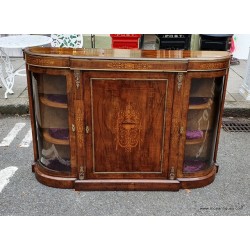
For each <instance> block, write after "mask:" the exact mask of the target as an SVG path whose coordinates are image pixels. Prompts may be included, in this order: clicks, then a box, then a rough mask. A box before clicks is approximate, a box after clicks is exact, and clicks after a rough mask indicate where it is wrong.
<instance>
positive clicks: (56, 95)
mask: <svg viewBox="0 0 250 250" xmlns="http://www.w3.org/2000/svg"><path fill="white" fill-rule="evenodd" d="M24 56H25V60H26V66H27V79H28V92H29V104H30V118H31V124H32V136H33V149H34V164H33V165H32V170H33V171H34V172H35V175H36V178H37V180H38V181H39V182H41V183H43V184H45V185H48V186H51V187H58V188H75V189H76V190H179V189H181V188H198V187H203V186H206V185H208V184H210V183H211V182H213V180H214V178H215V175H216V172H217V171H218V165H217V163H216V158H217V157H216V156H217V151H218V142H219V135H220V127H221V120H222V113H223V105H224V99H225V94H226V84H227V76H228V70H229V64H230V54H229V53H228V52H224V51H183V50H139V49H136V50H126V49H113V50H112V49H71V48H48V47H45V48H43V47H32V48H26V49H25V50H24Z"/></svg>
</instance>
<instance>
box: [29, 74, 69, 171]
mask: <svg viewBox="0 0 250 250" xmlns="http://www.w3.org/2000/svg"><path fill="white" fill-rule="evenodd" d="M32 88H33V100H34V107H35V114H36V117H35V126H36V132H37V141H38V156H39V161H40V163H41V164H42V165H43V166H45V167H46V168H49V169H51V170H55V171H64V172H65V171H66V172H68V171H70V170H71V166H70V147H69V128H68V100H67V82H66V77H65V76H60V75H59V76H58V75H57V76H54V75H48V74H37V73H32Z"/></svg>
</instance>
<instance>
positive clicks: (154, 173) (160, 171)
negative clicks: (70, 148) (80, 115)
mask: <svg viewBox="0 0 250 250" xmlns="http://www.w3.org/2000/svg"><path fill="white" fill-rule="evenodd" d="M172 83H173V75H171V74H167V73H141V72H140V73H133V72H130V73H128V72H112V73H109V72H85V73H83V86H84V87H83V92H84V93H83V96H84V113H85V115H84V116H85V119H84V122H85V124H84V126H85V159H86V162H85V164H86V178H87V179H103V178H110V179H115V178H118V179H119V178H123V179H126V178H137V179H138V178H139V179H140V178H150V179H153V178H157V179H166V178H167V175H168V174H167V173H168V159H169V141H170V126H171V115H172V98H173V84H172Z"/></svg>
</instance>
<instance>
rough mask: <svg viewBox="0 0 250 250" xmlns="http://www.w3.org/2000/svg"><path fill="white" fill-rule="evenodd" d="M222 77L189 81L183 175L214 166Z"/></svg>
mask: <svg viewBox="0 0 250 250" xmlns="http://www.w3.org/2000/svg"><path fill="white" fill-rule="evenodd" d="M223 82H224V78H223V77H217V78H193V79H192V81H191V89H190V97H189V109H188V120H187V130H186V143H185V157H184V163H183V172H186V173H194V172H198V171H201V170H205V169H208V168H210V167H211V166H212V165H213V163H214V162H213V156H214V149H215V145H216V135H217V130H218V125H217V124H218V119H219V108H220V104H221V99H222V96H221V95H222V88H223Z"/></svg>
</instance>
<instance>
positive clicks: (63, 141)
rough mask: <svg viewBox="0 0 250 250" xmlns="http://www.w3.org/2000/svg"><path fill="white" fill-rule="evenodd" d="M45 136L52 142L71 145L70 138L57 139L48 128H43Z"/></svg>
mask: <svg viewBox="0 0 250 250" xmlns="http://www.w3.org/2000/svg"><path fill="white" fill-rule="evenodd" d="M43 138H44V139H45V140H46V141H47V142H50V143H53V144H57V145H66V146H67V145H69V140H67V139H66V140H65V139H57V138H54V137H52V136H51V135H50V134H49V132H48V130H47V129H44V130H43Z"/></svg>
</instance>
